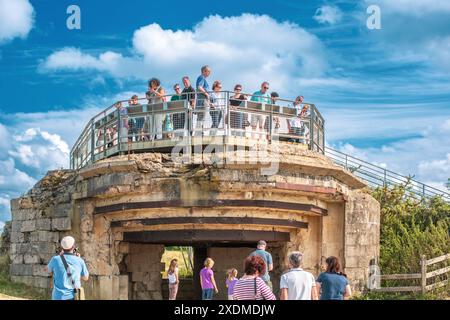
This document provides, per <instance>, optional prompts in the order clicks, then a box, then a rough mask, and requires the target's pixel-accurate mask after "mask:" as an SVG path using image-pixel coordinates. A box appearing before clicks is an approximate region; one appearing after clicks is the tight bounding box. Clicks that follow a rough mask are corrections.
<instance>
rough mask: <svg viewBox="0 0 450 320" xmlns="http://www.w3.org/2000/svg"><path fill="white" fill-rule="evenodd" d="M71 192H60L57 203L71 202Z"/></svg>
mask: <svg viewBox="0 0 450 320" xmlns="http://www.w3.org/2000/svg"><path fill="white" fill-rule="evenodd" d="M70 198H71V197H70V193H69V192H66V193H63V194H60V195H59V196H58V198H56V203H69V202H70Z"/></svg>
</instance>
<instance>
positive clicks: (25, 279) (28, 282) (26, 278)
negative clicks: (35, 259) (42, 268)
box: [11, 276, 33, 286]
mask: <svg viewBox="0 0 450 320" xmlns="http://www.w3.org/2000/svg"><path fill="white" fill-rule="evenodd" d="M11 280H12V281H13V282H19V283H23V284H26V285H27V286H32V285H33V277H32V276H11Z"/></svg>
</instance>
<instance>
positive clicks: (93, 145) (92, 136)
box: [91, 122, 95, 163]
mask: <svg viewBox="0 0 450 320" xmlns="http://www.w3.org/2000/svg"><path fill="white" fill-rule="evenodd" d="M94 126H95V125H94V122H92V123H91V163H94V150H95V142H94V140H95V134H94V132H95V130H94Z"/></svg>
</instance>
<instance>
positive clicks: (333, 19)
mask: <svg viewBox="0 0 450 320" xmlns="http://www.w3.org/2000/svg"><path fill="white" fill-rule="evenodd" d="M342 15H343V14H342V11H341V9H339V8H338V7H336V6H330V5H324V6H321V7H320V8H319V9H317V10H316V14H315V15H314V17H313V18H314V20H316V21H317V22H318V23H321V24H331V25H332V24H336V23H338V22H340V21H341V20H342Z"/></svg>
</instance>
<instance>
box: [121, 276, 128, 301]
mask: <svg viewBox="0 0 450 320" xmlns="http://www.w3.org/2000/svg"><path fill="white" fill-rule="evenodd" d="M128 285H129V282H128V276H127V275H121V276H119V300H128Z"/></svg>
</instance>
